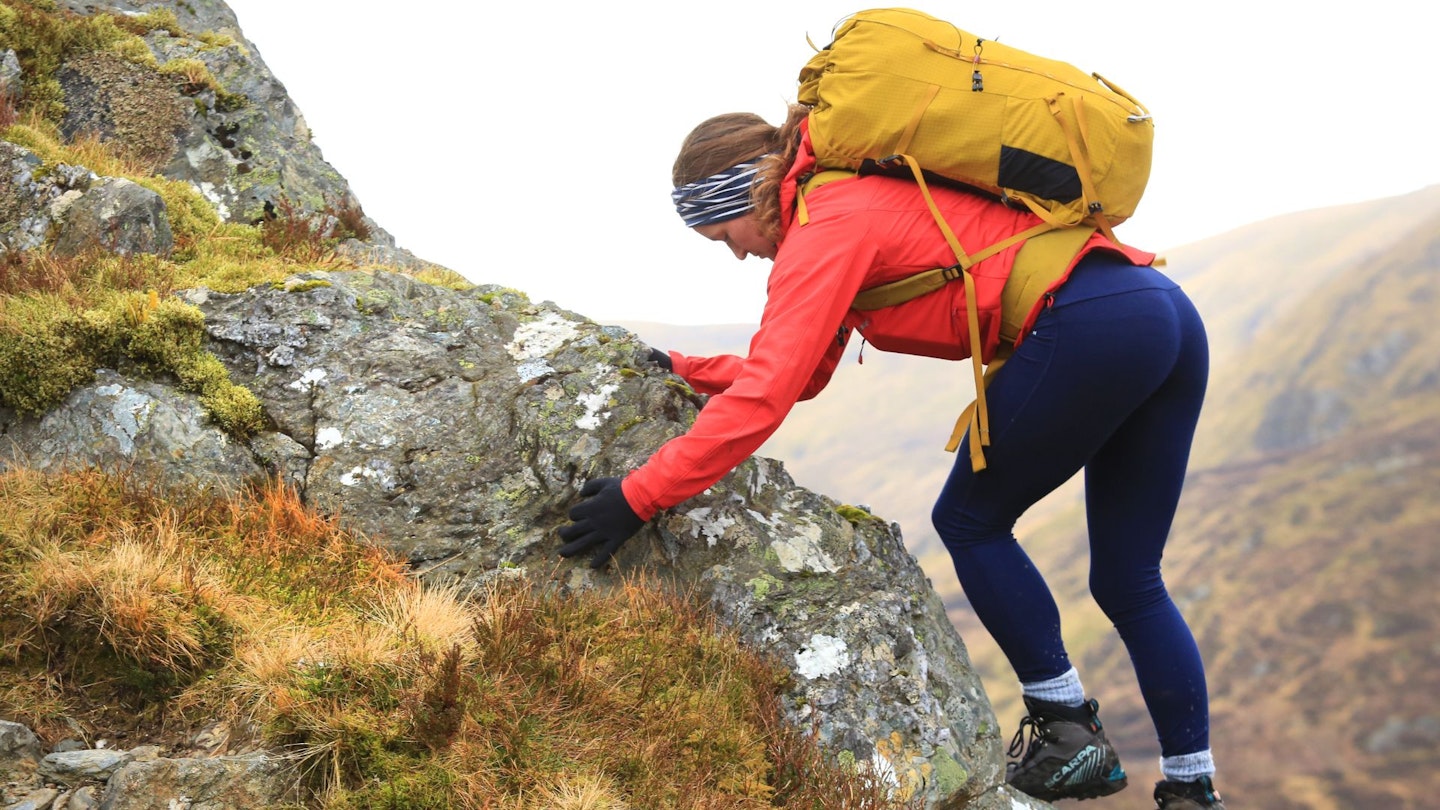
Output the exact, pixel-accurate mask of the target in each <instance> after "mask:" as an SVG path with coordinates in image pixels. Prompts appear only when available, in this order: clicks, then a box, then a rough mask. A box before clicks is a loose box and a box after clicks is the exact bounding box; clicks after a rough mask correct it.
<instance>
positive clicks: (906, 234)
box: [622, 137, 1154, 520]
mask: <svg viewBox="0 0 1440 810" xmlns="http://www.w3.org/2000/svg"><path fill="white" fill-rule="evenodd" d="M809 146H810V142H809V139H808V137H806V138H805V139H804V140H803V141H802V143H801V149H800V154H799V156H798V157H797V158H796V160H795V164H794V165H793V166H792V167H791V169H790V172H789V175H788V176H787V177H786V179H785V182H784V183H783V184H782V190H781V205H782V217H781V219H782V222H783V223H784V225H783V229H782V233H781V237H780V243H779V250H778V252H777V253H776V256H775V260H774V261H775V263H774V267H773V269H772V270H771V271H770V279H769V285H768V288H767V292H766V295H767V298H766V302H765V311H764V313H763V314H762V316H761V319H760V328H759V330H758V331H757V332H756V333H755V336H754V337H753V338H752V339H751V341H750V350H749V354H748V355H747V356H746V357H737V356H734V355H721V356H717V357H689V356H686V355H682V354H679V353H677V352H671V354H670V357H671V360H672V362H673V365H674V371H675V373H676V374H678V375H679V376H681V377H682V378H684V379H685V381H686V382H688V383H689V384H690V385H691V386H692V387H693V388H694V389H695V390H696V391H698V392H700V393H702V394H712V395H713V396H712V397H711V399H710V400H709V402H707V403H706V405H705V407H704V408H703V409H702V410H701V411H700V412H699V414H698V415H697V417H696V419H695V424H694V425H693V426H692V427H691V428H690V430H689V431H688V432H687V433H686V434H685V435H683V436H678V437H676V438H674V439H672V440H670V441H669V442H666V443H665V444H664V445H663V446H662V447H661V448H660V449H659V450H658V451H656V453H655V454H654V455H653V456H651V457H650V460H649V461H647V462H646V463H645V464H644V465H643V466H641V467H640V468H639V469H637V470H635V471H634V472H632V473H631V474H630V475H629V476H627V477H626V478H625V481H624V483H623V486H622V489H623V491H624V493H625V499H626V501H628V502H629V504H630V507H631V508H632V509H634V510H635V513H636V514H637V515H638V516H639V517H641V518H642V519H645V520H649V519H650V518H651V517H653V516H654V514H655V513H656V512H657V511H659V510H661V509H665V508H668V507H670V506H674V505H676V504H678V503H680V502H682V501H684V500H686V499H687V498H690V497H692V496H694V495H697V494H699V493H700V492H703V491H704V490H705V489H707V488H708V487H710V486H711V485H712V484H714V483H715V482H716V481H719V480H720V479H721V478H722V477H723V476H724V475H725V474H726V473H728V472H729V471H730V470H732V469H734V468H735V466H736V465H738V464H739V463H740V462H742V461H744V460H745V459H746V458H748V457H749V456H750V455H751V454H753V453H754V452H755V451H756V450H757V449H759V447H760V445H762V444H764V443H765V440H766V439H768V438H770V436H771V434H773V433H774V432H775V431H776V430H777V429H778V428H779V427H780V423H781V422H782V421H784V419H785V416H786V415H787V414H788V413H789V412H790V409H791V407H793V406H794V405H795V403H796V402H797V401H799V400H802V399H809V398H811V397H813V396H815V395H816V394H818V393H820V391H821V390H822V389H823V388H824V387H825V385H826V384H827V383H828V382H829V381H830V376H831V374H832V373H833V372H834V371H835V367H836V365H837V364H838V363H839V362H840V358H841V356H842V355H843V354H844V351H845V345H846V342H847V341H848V339H849V336H850V334H851V332H852V331H854V330H858V331H859V332H860V334H861V335H863V336H864V338H865V339H866V340H867V341H868V342H869V343H870V344H872V345H873V346H874V347H875V348H876V349H879V350H881V351H893V352H901V353H904V354H917V355H923V356H927V357H938V358H943V359H947V360H963V359H966V358H968V357H970V355H971V352H972V351H973V350H974V349H975V347H972V346H971V345H970V337H969V331H968V329H969V327H968V322H967V319H966V314H965V313H966V302H965V285H964V284H961V283H959V282H958V281H957V282H953V283H950V284H947V285H946V286H945V287H943V288H942V289H941V290H939V291H937V292H935V293H932V294H929V295H925V296H921V297H920V298H916V299H913V300H911V301H908V302H905V303H903V304H900V305H897V306H894V307H889V308H887V309H881V310H875V311H872V312H868V313H861V312H857V311H855V310H853V309H851V308H850V304H851V302H852V301H853V300H854V298H855V295H856V293H858V292H860V291H861V290H864V289H868V288H870V287H874V286H876V285H879V284H884V283H886V282H890V281H896V280H898V279H901V278H904V277H907V276H910V275H914V274H915V273H917V272H920V271H923V270H929V269H932V268H935V267H947V266H949V265H952V264H954V263H955V254H954V252H953V251H952V250H951V249H950V247H949V245H948V243H947V242H946V241H945V238H944V236H943V235H942V234H941V232H940V229H939V227H938V226H937V225H936V223H935V219H934V217H933V215H932V214H931V212H930V209H929V208H928V207H927V206H926V204H925V200H924V198H923V197H922V196H921V192H920V188H919V186H918V185H916V184H915V183H914V182H912V181H910V180H901V179H892V178H886V177H879V176H866V177H854V178H850V179H844V180H836V181H832V182H830V183H826V184H825V185H823V186H820V187H819V188H818V189H816V190H815V191H813V192H811V193H809V194H807V195H805V206H806V208H807V210H808V213H809V219H808V222H807V223H806V224H804V225H803V226H802V225H799V224H797V223H796V221H795V195H796V189H797V185H798V178H800V177H802V176H804V175H805V174H807V173H808V172H811V171H813V170H814V168H815V163H814V156H813V155H812V154H811V153H810V151H809ZM930 191H931V194H932V195H933V196H934V198H935V202H936V203H937V204H938V205H939V207H940V210H941V211H942V213H943V214H944V216H945V221H946V222H947V223H948V224H949V225H950V227H951V229H952V230H953V231H954V232H955V235H956V236H957V237H958V238H959V240H960V244H961V245H962V246H963V247H965V248H966V249H967V250H971V251H973V250H978V249H979V248H982V247H985V246H988V245H990V244H993V243H995V242H998V241H1000V240H1001V239H1003V238H1005V237H1008V236H1010V235H1012V234H1014V233H1017V232H1019V231H1022V230H1024V229H1026V228H1029V227H1031V226H1033V225H1036V224H1039V222H1040V220H1039V218H1038V217H1036V216H1035V215H1034V214H1032V213H1030V212H1029V211H1019V210H1014V209H1011V208H1007V207H1005V206H1003V205H1001V204H999V203H997V202H994V201H992V200H990V199H987V198H985V197H982V196H980V195H977V194H971V193H966V192H964V191H959V190H955V189H950V188H943V187H939V186H938V185H935V184H932V185H931V186H930ZM1097 248H1101V249H1112V250H1113V249H1115V247H1114V245H1113V244H1112V243H1110V242H1109V241H1108V240H1107V239H1105V237H1104V236H1102V235H1100V234H1098V233H1097V234H1096V237H1095V238H1094V239H1092V240H1091V241H1090V242H1089V243H1087V244H1086V246H1085V248H1084V249H1082V250H1081V252H1080V254H1079V255H1077V257H1076V260H1077V261H1078V259H1079V256H1080V255H1084V254H1085V253H1088V252H1090V251H1091V250H1095V249H1097ZM1018 251H1019V246H1018V245H1017V246H1015V247H1011V248H1010V249H1008V250H1005V251H1003V252H1001V253H999V254H996V255H995V256H992V257H990V258H988V259H985V260H983V261H981V262H979V263H978V264H976V265H975V266H974V267H972V268H971V273H972V274H973V275H974V277H975V285H976V298H977V305H978V310H979V316H980V335H981V340H982V344H983V345H981V346H980V347H979V350H980V352H981V359H982V360H983V361H985V362H986V363H988V362H990V360H991V359H992V358H993V356H994V354H995V351H996V349H997V348H998V347H999V345H1000V293H1001V289H1002V288H1003V287H1004V285H1005V280H1006V278H1008V277H1009V274H1010V268H1011V266H1012V265H1013V263H1014V261H1015V254H1016V253H1017V252H1018ZM1124 252H1125V253H1126V255H1127V256H1129V257H1130V259H1131V261H1134V262H1135V263H1137V264H1149V263H1150V262H1151V261H1152V260H1153V259H1154V256H1153V255H1152V254H1148V253H1143V252H1141V251H1138V250H1133V249H1125V250H1124ZM1071 266H1072V267H1073V266H1074V263H1073V262H1072V264H1071ZM1066 276H1067V277H1068V270H1067V273H1066ZM1063 281H1064V279H1063V278H1062V279H1061V281H1060V282H1057V283H1056V285H1055V286H1056V287H1058V286H1059V283H1063ZM1038 312H1039V310H1038V308H1037V310H1036V311H1035V312H1032V313H1031V314H1030V316H1029V319H1028V320H1027V321H1026V324H1025V326H1026V327H1027V329H1025V330H1022V331H1021V335H1022V336H1023V335H1024V334H1026V332H1027V331H1028V326H1029V322H1030V321H1033V320H1034V318H1035V317H1036V315H1038Z"/></svg>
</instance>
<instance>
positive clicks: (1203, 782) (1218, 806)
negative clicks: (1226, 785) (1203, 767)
mask: <svg viewBox="0 0 1440 810" xmlns="http://www.w3.org/2000/svg"><path fill="white" fill-rule="evenodd" d="M1155 807H1156V808H1157V810H1225V803H1224V802H1222V801H1220V794H1219V793H1217V792H1216V791H1215V784H1214V783H1213V782H1211V781H1210V777H1208V776H1202V777H1200V778H1199V779H1196V780H1195V781H1194V782H1172V781H1170V780H1169V779H1166V780H1164V781H1161V782H1156V783H1155Z"/></svg>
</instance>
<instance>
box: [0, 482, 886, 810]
mask: <svg viewBox="0 0 1440 810" xmlns="http://www.w3.org/2000/svg"><path fill="white" fill-rule="evenodd" d="M0 503H5V504H6V505H7V508H6V509H5V510H3V511H0V541H3V542H0V716H3V717H6V718H7V719H14V720H18V721H20V722H24V723H26V724H28V725H30V726H32V727H34V728H36V729H37V730H38V731H39V732H40V733H41V734H42V735H44V736H47V737H50V738H51V739H52V741H53V740H54V739H55V738H57V737H59V736H68V735H70V734H72V733H73V731H72V729H73V728H74V725H72V724H75V723H78V724H79V725H80V726H81V727H82V728H84V729H86V730H87V733H89V734H91V735H92V736H110V737H112V738H113V737H115V736H118V735H120V734H125V735H127V737H126V738H127V739H131V740H136V741H137V742H138V741H141V740H146V739H161V740H171V741H174V742H175V744H177V745H179V744H180V743H181V742H182V741H183V740H184V739H185V738H186V737H187V736H188V734H189V733H190V730H191V729H196V728H199V727H200V726H201V725H203V724H205V723H206V722H208V721H210V720H214V719H221V720H225V721H227V722H228V723H230V724H231V725H232V727H233V728H237V729H238V728H249V729H251V732H250V733H251V736H252V738H253V739H252V740H251V741H250V742H251V743H253V744H256V745H264V746H266V747H269V748H272V749H276V750H283V751H286V752H288V753H290V754H291V755H292V756H294V757H295V758H296V760H297V761H298V762H299V763H300V765H301V769H302V771H303V772H304V774H305V778H306V784H307V786H308V789H309V795H310V797H311V801H310V803H311V805H312V806H314V807H325V808H380V807H386V808H388V807H405V808H431V807H434V808H442V807H444V808H514V810H531V808H575V809H576V810H579V809H580V808H590V809H591V810H604V808H686V809H687V810H704V809H708V808H717V809H718V808H741V809H743V808H762V807H795V808H812V809H813V810H829V809H830V808H835V809H837V810H838V809H839V808H876V809H877V810H878V809H879V808H893V807H899V806H901V805H900V803H899V802H898V801H893V800H891V799H890V798H889V797H888V796H887V791H886V789H885V788H884V786H883V785H881V784H878V783H877V782H876V780H875V779H874V778H873V777H871V776H870V775H868V774H865V773H858V772H856V771H854V770H853V769H850V768H847V767H845V766H843V765H841V764H839V761H838V760H837V759H836V758H833V757H830V756H828V755H827V754H825V753H824V752H823V751H822V750H821V749H820V748H819V747H818V746H817V744H816V743H815V740H814V738H813V736H811V735H809V734H805V733H802V732H801V731H800V730H797V729H795V728H793V727H791V726H789V725H787V724H786V723H785V722H784V720H783V717H782V711H781V705H780V702H779V699H778V694H779V691H780V689H781V688H782V687H783V684H784V683H785V678H786V674H785V672H784V670H783V669H781V668H779V667H778V666H776V664H775V663H774V662H772V661H769V660H767V659H766V658H764V657H763V656H761V655H759V654H757V653H755V652H754V651H751V650H749V649H747V648H745V647H744V646H742V645H741V644H740V643H739V641H738V640H737V639H736V637H735V636H734V635H733V634H731V633H728V632H726V631H725V630H723V629H722V628H721V627H720V626H719V625H717V624H716V622H715V621H714V619H713V617H711V616H710V615H709V614H708V613H706V612H705V611H704V610H702V609H701V608H700V607H698V606H697V605H696V604H695V603H694V602H693V601H692V600H690V599H688V598H686V597H685V596H684V595H683V594H679V593H676V592H674V591H672V590H668V589H665V588H662V587H660V586H659V585H658V584H657V583H655V582H650V581H646V580H643V579H639V578H637V579H634V580H632V581H629V582H626V583H624V584H623V585H622V586H621V587H619V588H617V589H615V590H614V591H612V592H608V593H567V594H562V593H559V592H557V591H555V590H554V589H553V588H550V587H546V585H545V581H546V580H545V578H543V577H535V576H533V575H532V576H525V575H516V576H511V577H502V578H497V579H496V580H494V581H492V582H491V583H490V584H489V585H488V586H485V587H483V588H480V589H476V590H470V591H466V590H461V589H459V588H458V587H456V586H453V585H451V586H445V585H438V584H437V585H426V584H423V583H422V582H420V581H418V580H416V579H414V578H412V577H410V576H407V575H406V574H405V573H404V572H403V567H402V566H401V564H400V562H399V561H398V560H395V559H393V558H390V557H388V556H386V555H385V554H384V553H382V552H381V551H379V550H378V549H376V548H375V547H374V546H371V545H368V544H366V543H364V542H362V541H361V540H360V539H359V538H356V537H353V536H351V535H350V534H348V533H347V532H345V531H343V530H342V529H341V528H340V526H339V523H338V521H337V520H336V519H334V518H331V517H327V516H324V515H321V514H318V513H316V512H314V511H312V510H310V509H308V508H307V507H306V506H305V505H304V504H303V503H301V502H300V500H299V499H298V498H297V496H296V495H295V493H294V492H293V491H291V490H289V489H288V488H286V487H283V486H281V485H278V484H275V483H269V484H265V485H262V486H257V487H255V488H254V489H252V490H250V491H247V492H245V493H243V494H240V495H235V496H230V497H220V496H216V495H206V496H198V495H197V496H194V497H178V496H177V495H176V494H175V493H162V492H155V491H148V490H146V489H144V488H142V487H139V486H137V485H136V483H135V482H133V481H130V480H128V479H126V478H124V477H122V476H116V475H111V474H106V473H102V472H99V471H85V472H71V473H65V474H61V475H45V474H41V473H38V472H33V471H26V470H11V471H8V472H6V473H3V474H0ZM237 744H238V741H237Z"/></svg>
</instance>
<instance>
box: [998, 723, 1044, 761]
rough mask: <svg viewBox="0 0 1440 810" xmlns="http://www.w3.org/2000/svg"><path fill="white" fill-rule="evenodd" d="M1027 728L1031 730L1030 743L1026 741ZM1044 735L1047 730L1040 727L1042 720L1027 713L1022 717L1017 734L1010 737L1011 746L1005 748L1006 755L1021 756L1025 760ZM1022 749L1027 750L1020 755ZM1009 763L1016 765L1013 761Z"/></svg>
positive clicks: (1016, 730) (1021, 759)
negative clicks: (1023, 754)
mask: <svg viewBox="0 0 1440 810" xmlns="http://www.w3.org/2000/svg"><path fill="white" fill-rule="evenodd" d="M1026 729H1029V730H1030V741H1029V744H1028V745H1027V744H1026V741H1025V730H1026ZM1044 737H1045V730H1044V729H1042V728H1041V727H1040V722H1039V721H1038V720H1036V719H1035V718H1033V717H1031V716H1030V715H1028V714H1027V715H1025V716H1024V717H1022V718H1020V727H1019V728H1017V729H1015V736H1014V737H1012V738H1011V739H1010V747H1009V748H1007V749H1005V756H1007V757H1011V758H1012V759H1013V758H1015V757H1019V758H1020V761H1021V762H1024V761H1025V760H1027V759H1029V758H1030V755H1031V754H1032V753H1033V752H1034V751H1035V746H1036V743H1038V742H1039V741H1040V740H1041V739H1043V738H1044ZM1021 751H1024V752H1025V756H1023V757H1021V756H1020V752H1021ZM1009 764H1010V765H1012V766H1014V765H1015V763H1013V762H1012V763H1009Z"/></svg>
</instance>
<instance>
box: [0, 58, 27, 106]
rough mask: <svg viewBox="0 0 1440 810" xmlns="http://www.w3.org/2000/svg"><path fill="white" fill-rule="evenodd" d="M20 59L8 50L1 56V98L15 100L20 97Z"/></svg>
mask: <svg viewBox="0 0 1440 810" xmlns="http://www.w3.org/2000/svg"><path fill="white" fill-rule="evenodd" d="M23 75H24V74H22V73H21V70H20V58H19V57H17V56H16V55H15V51H13V50H11V49H9V48H7V49H5V52H4V53H3V54H0V97H4V98H10V99H14V98H16V97H17V96H19V95H20V80H21V78H22V76H23Z"/></svg>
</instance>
